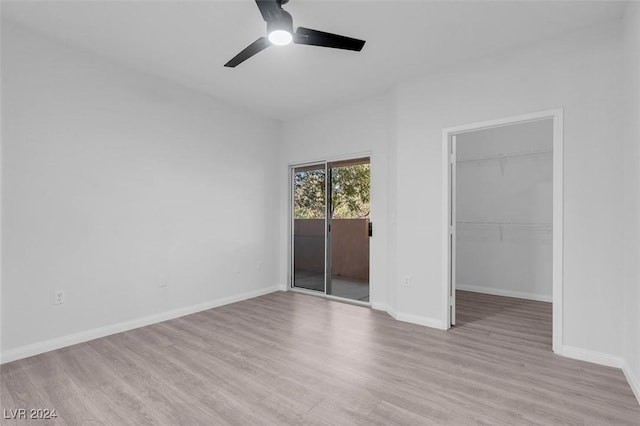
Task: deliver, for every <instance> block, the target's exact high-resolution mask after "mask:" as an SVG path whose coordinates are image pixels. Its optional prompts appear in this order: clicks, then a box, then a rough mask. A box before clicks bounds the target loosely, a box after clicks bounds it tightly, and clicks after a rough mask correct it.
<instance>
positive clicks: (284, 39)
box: [269, 30, 293, 46]
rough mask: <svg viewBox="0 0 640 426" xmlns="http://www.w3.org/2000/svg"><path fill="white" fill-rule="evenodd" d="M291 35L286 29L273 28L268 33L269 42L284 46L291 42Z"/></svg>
mask: <svg viewBox="0 0 640 426" xmlns="http://www.w3.org/2000/svg"><path fill="white" fill-rule="evenodd" d="M292 40H293V36H292V35H291V33H290V32H289V31H286V30H275V31H271V32H270V33H269V42H271V44H275V45H276V46H286V45H287V44H289V43H291V41H292Z"/></svg>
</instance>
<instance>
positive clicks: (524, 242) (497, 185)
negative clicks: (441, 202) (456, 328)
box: [454, 119, 553, 346]
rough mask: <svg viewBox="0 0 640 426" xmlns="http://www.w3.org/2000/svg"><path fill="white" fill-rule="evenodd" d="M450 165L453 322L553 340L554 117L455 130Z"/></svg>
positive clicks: (540, 339) (540, 340) (542, 339)
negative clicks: (452, 179) (453, 232)
mask: <svg viewBox="0 0 640 426" xmlns="http://www.w3.org/2000/svg"><path fill="white" fill-rule="evenodd" d="M454 170H455V194H456V195H455V210H454V211H455V224H456V236H455V289H456V298H455V300H456V321H457V324H458V325H460V324H470V323H476V325H477V326H478V327H479V328H482V329H483V330H487V329H495V328H501V329H507V330H508V331H509V335H511V336H517V332H518V330H525V329H531V328H532V327H534V328H537V329H539V330H537V331H538V332H537V333H536V334H535V335H536V339H537V340H539V343H540V344H541V345H545V346H546V345H549V346H550V345H551V323H552V313H551V302H552V272H553V268H552V266H553V250H552V249H553V246H552V243H553V238H552V235H553V229H552V219H553V120H551V119H546V120H539V121H532V122H527V123H519V124H513V125H507V126H501V127H495V128H489V129H484V130H478V131H472V132H466V133H461V134H459V135H457V136H456V140H455V169H454ZM527 336H530V334H527ZM528 338H529V337H528Z"/></svg>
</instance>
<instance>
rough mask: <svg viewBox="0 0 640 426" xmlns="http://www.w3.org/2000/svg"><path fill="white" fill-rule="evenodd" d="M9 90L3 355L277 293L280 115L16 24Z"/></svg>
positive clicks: (8, 45)
mask: <svg viewBox="0 0 640 426" xmlns="http://www.w3.org/2000/svg"><path fill="white" fill-rule="evenodd" d="M2 86H3V87H2V89H3V93H2V119H3V127H2V148H3V157H2V205H3V216H2V230H3V234H2V246H3V252H2V255H3V257H2V303H3V305H2V331H3V342H2V351H3V353H4V356H3V360H4V361H8V360H10V358H12V357H15V356H20V355H21V354H24V351H25V345H30V344H36V347H35V348H34V347H27V349H29V348H30V349H29V350H32V351H33V350H37V349H38V345H37V343H38V342H43V341H46V340H47V339H52V338H61V337H63V336H68V335H71V334H73V333H81V332H86V331H87V330H92V329H95V328H98V327H103V326H112V325H114V324H118V323H122V322H127V321H132V320H135V319H139V318H141V317H146V316H150V315H155V314H160V313H163V312H167V311H172V312H177V311H173V310H176V309H178V310H179V309H182V308H185V307H189V306H191V305H199V306H200V304H202V303H204V302H209V301H219V300H228V299H224V298H233V297H238V296H239V295H243V294H247V293H248V294H257V293H259V292H261V291H269V290H272V289H274V288H275V286H276V285H277V266H276V264H277V262H278V257H277V253H276V252H275V251H274V250H273V247H274V246H276V245H277V241H278V240H277V239H278V236H279V235H280V232H279V230H278V229H277V223H278V219H277V214H278V212H277V209H278V200H277V198H278V194H279V189H278V184H279V182H277V174H276V170H277V169H278V165H279V164H280V163H279V162H278V157H279V151H278V149H277V147H278V138H279V135H280V124H279V123H278V122H276V121H273V120H268V119H265V118H261V117H259V116H257V115H255V114H250V113H247V112H244V111H241V110H238V109H231V108H229V107H226V106H223V105H221V104H219V103H218V102H216V101H214V100H212V99H211V98H209V97H207V96H204V95H201V94H198V93H195V92H192V91H190V90H186V89H183V88H181V87H179V86H176V85H173V84H172V83H169V82H167V81H164V80H161V79H157V78H155V77H152V76H149V75H144V74H138V73H136V72H134V71H131V70H129V69H127V68H123V67H121V66H119V65H116V64H114V63H111V62H109V61H106V60H104V59H102V58H100V57H97V56H93V55H92V54H88V53H85V52H84V51H81V50H76V49H73V48H68V47H66V46H64V45H62V44H59V43H57V42H54V41H51V40H48V39H45V38H41V37H40V36H38V35H36V34H34V33H32V32H30V31H28V30H25V29H22V28H20V27H18V26H15V25H11V24H7V23H6V22H3V26H2ZM258 267H260V269H258ZM161 282H165V283H166V284H167V287H164V288H161V287H159V284H160V283H161ZM57 289H62V290H64V291H65V292H66V303H65V304H63V305H59V306H53V305H52V300H53V292H54V290H57ZM155 318H156V319H157V318H158V317H155ZM103 331H104V332H106V331H105V330H103ZM89 335H91V333H89V334H87V336H89ZM63 340H64V339H63ZM71 341H73V339H71ZM45 346H46V345H45ZM26 352H29V351H28V350H27V351H26Z"/></svg>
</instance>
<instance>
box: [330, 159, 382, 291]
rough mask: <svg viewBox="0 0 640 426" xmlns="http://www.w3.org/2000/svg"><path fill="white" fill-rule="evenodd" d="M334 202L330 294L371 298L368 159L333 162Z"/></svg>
mask: <svg viewBox="0 0 640 426" xmlns="http://www.w3.org/2000/svg"><path fill="white" fill-rule="evenodd" d="M329 175H330V179H331V184H330V185H329V186H330V190H331V200H330V201H331V202H330V205H329V207H330V213H331V214H330V221H329V225H330V226H329V229H330V232H329V239H328V241H329V244H330V247H331V250H330V258H329V259H328V260H329V262H328V264H329V265H328V270H329V271H330V272H331V274H330V276H329V277H328V279H327V294H331V295H333V296H337V297H343V298H346V299H352V300H359V301H362V302H368V301H369V211H370V181H371V169H370V164H369V159H368V158H363V159H356V160H349V161H341V162H335V163H330V164H329Z"/></svg>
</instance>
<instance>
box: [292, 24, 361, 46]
mask: <svg viewBox="0 0 640 426" xmlns="http://www.w3.org/2000/svg"><path fill="white" fill-rule="evenodd" d="M293 42H294V43H296V44H309V45H312V46H322V47H332V48H334V49H345V50H355V51H357V52H359V51H361V50H362V47H363V46H364V44H365V41H364V40H358V39H357V38H351V37H345V36H341V35H338V34H331V33H325V32H323V31H317V30H312V29H310V28H304V27H298V29H297V30H296V33H295V34H294V36H293Z"/></svg>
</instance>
